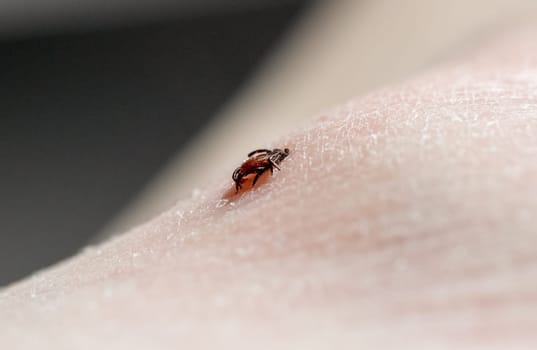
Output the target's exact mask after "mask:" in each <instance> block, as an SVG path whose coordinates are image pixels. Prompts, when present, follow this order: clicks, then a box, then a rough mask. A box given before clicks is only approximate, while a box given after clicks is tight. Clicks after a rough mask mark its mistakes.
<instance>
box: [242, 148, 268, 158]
mask: <svg viewBox="0 0 537 350" xmlns="http://www.w3.org/2000/svg"><path fill="white" fill-rule="evenodd" d="M270 152H272V151H271V150H270V149H263V148H261V149H256V150H255V151H252V152H250V153H248V157H251V156H253V155H254V154H256V153H270Z"/></svg>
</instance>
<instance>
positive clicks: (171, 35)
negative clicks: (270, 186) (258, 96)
mask: <svg viewBox="0 0 537 350" xmlns="http://www.w3.org/2000/svg"><path fill="white" fill-rule="evenodd" d="M43 3H44V4H46V3H47V2H43ZM52 3H56V4H58V1H54V2H52ZM156 3H158V2H156ZM178 3H187V4H188V3H194V4H196V3H197V6H196V7H195V11H193V10H192V8H191V7H188V6H186V7H181V6H178V7H173V8H170V10H167V11H165V12H166V15H165V16H147V18H146V17H144V11H139V12H136V15H135V16H134V15H133V16H132V18H133V19H132V20H130V17H129V15H126V16H125V18H123V17H122V18H121V21H114V20H113V19H114V16H113V13H105V15H103V18H105V20H103V21H101V22H100V21H99V13H98V12H97V13H92V16H93V17H91V20H88V21H86V22H84V21H83V20H82V19H84V18H86V17H84V16H83V14H84V12H79V13H78V14H76V15H73V16H71V17H69V16H67V17H65V18H67V19H69V20H65V18H59V19H58V21H54V20H50V18H52V17H50V16H49V15H47V16H45V17H43V18H45V19H49V20H48V21H47V20H43V21H40V22H35V19H36V18H37V19H39V18H42V17H40V16H39V12H38V11H34V12H32V16H33V17H31V18H30V19H32V18H33V19H34V21H33V22H32V23H34V27H32V26H30V25H29V24H28V25H25V23H24V22H19V21H17V20H16V19H17V18H16V16H14V17H10V18H9V19H10V20H11V22H9V23H10V25H11V26H7V27H2V26H0V31H3V32H2V35H1V37H2V41H1V42H0V82H1V84H0V106H1V109H0V111H1V116H0V159H1V161H2V163H1V165H0V223H1V226H0V286H1V285H6V284H8V283H10V282H12V281H15V280H17V279H19V278H21V277H24V276H25V275H28V274H29V273H31V272H33V271H35V270H36V269H39V268H42V267H45V266H47V265H50V264H52V263H54V262H56V261H58V260H60V259H62V258H65V257H67V256H69V255H71V254H73V253H75V252H76V251H78V250H79V249H80V248H81V247H82V246H84V245H85V244H86V243H87V242H88V240H90V239H91V237H92V236H93V235H94V234H95V233H96V232H97V231H98V230H99V229H100V228H101V227H103V226H104V225H105V223H106V222H107V221H109V220H110V219H111V218H112V217H113V216H114V214H115V213H117V212H118V211H119V210H120V209H121V208H122V207H123V206H125V205H126V203H128V202H129V200H130V199H131V198H132V197H133V196H134V195H135V194H136V193H137V192H138V191H139V190H140V189H141V188H142V187H143V186H144V184H146V183H147V181H148V180H149V179H150V178H151V177H152V176H153V175H154V174H155V173H156V172H157V171H158V170H159V168H160V167H162V166H163V165H164V164H165V163H166V161H167V160H168V159H169V158H170V157H171V156H172V155H174V154H175V153H176V152H177V151H179V150H180V149H181V147H182V146H183V145H185V143H186V142H188V141H189V140H190V138H191V137H193V136H194V135H195V134H196V132H198V131H199V130H200V129H201V128H203V126H204V124H205V123H207V122H208V121H209V119H210V118H211V116H213V115H214V114H215V112H216V111H217V110H218V109H219V108H220V107H221V106H222V105H223V104H224V103H225V102H226V101H227V100H228V99H229V98H230V97H232V96H233V94H234V93H235V92H236V90H237V89H238V88H239V87H240V85H241V83H243V82H244V81H245V79H247V78H248V77H249V74H251V73H252V72H253V70H254V69H255V68H256V67H257V66H258V65H259V64H260V63H261V62H262V60H263V58H264V57H266V55H267V54H268V53H270V52H271V49H273V48H274V46H275V44H276V43H277V41H278V39H279V38H280V37H281V36H282V35H283V34H284V33H285V31H286V30H287V29H289V28H290V26H291V25H292V24H293V23H294V22H295V21H296V19H297V18H298V17H299V16H300V14H301V13H302V12H303V11H305V9H306V8H307V7H308V6H309V2H307V1H298V0H297V1H291V0H287V1H270V2H268V1H260V2H258V3H257V5H252V4H251V2H246V1H220V2H218V3H219V5H218V6H217V7H215V6H213V5H212V3H215V2H210V1H205V2H203V1H202V2H196V1H194V0H192V1H182V2H178ZM8 4H9V2H8ZM200 4H201V5H200ZM2 6H5V5H0V12H2V8H1V7H2ZM41 6H43V5H41ZM115 11H116V13H121V8H118V9H115ZM6 13H7V12H3V14H4V15H3V17H4V18H3V19H2V20H5V19H6V18H7V17H6ZM14 13H17V12H16V11H15V12H14ZM126 13H127V14H129V12H126ZM147 13H148V14H154V13H155V12H154V11H153V12H152V11H147ZM0 18H2V16H0ZM22 18H24V13H23V15H22ZM30 22H31V21H29V22H28V23H30ZM78 22H80V23H82V25H81V26H80V27H79V26H77V23H78ZM3 23H4V24H5V23H8V22H5V21H4V22H3ZM35 23H38V24H39V25H38V26H35ZM49 28H50V29H51V30H47V29H49Z"/></svg>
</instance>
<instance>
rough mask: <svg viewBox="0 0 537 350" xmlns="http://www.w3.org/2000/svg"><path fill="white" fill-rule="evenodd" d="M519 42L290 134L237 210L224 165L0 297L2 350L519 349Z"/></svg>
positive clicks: (533, 206)
mask: <svg viewBox="0 0 537 350" xmlns="http://www.w3.org/2000/svg"><path fill="white" fill-rule="evenodd" d="M534 37H535V32H533V31H529V32H525V33H521V34H517V35H514V36H512V37H509V38H508V39H502V40H500V41H499V43H497V44H494V45H492V46H491V47H489V48H488V49H485V50H482V51H480V52H478V53H476V54H475V55H471V57H469V58H467V59H465V60H463V61H460V62H455V63H450V64H448V65H444V66H441V67H438V68H436V69H435V70H431V71H429V72H427V73H425V74H423V75H421V76H419V77H416V78H415V79H412V80H410V81H408V82H406V83H403V84H399V85H395V86H392V87H389V88H385V89H382V90H379V91H377V92H374V93H372V94H369V95H367V96H364V97H359V98H356V99H354V100H352V101H351V102H349V103H347V104H344V105H343V106H341V107H340V108H337V109H335V110H334V111H333V112H331V113H327V114H326V115H325V116H323V117H322V118H320V119H318V120H315V121H312V124H311V127H309V128H305V129H300V130H295V131H291V132H290V134H289V135H288V136H287V137H286V138H283V139H280V140H275V142H274V144H273V145H267V146H270V147H271V148H275V147H279V148H283V147H288V148H289V149H290V155H289V157H288V158H286V159H285V160H284V161H283V162H282V163H281V164H280V168H281V171H275V172H274V175H273V176H272V177H271V176H270V175H269V174H268V172H267V174H266V175H264V177H262V179H261V180H260V181H259V182H258V184H256V187H255V188H254V189H251V188H250V187H249V186H248V185H247V184H245V186H244V188H243V189H242V190H241V192H239V195H237V196H235V195H234V191H235V190H234V188H233V182H232V181H231V179H230V176H231V173H232V171H233V169H234V167H235V166H237V165H238V164H237V162H239V164H240V160H242V159H243V157H244V154H238V155H236V161H235V162H233V163H230V171H229V174H228V173H226V174H215V183H210V184H207V187H206V189H205V190H203V191H202V194H201V195H199V196H197V197H196V198H192V199H188V200H185V201H182V202H180V204H179V205H178V206H177V207H174V208H171V209H170V210H169V211H167V212H165V213H163V214H162V215H160V216H158V217H157V218H155V219H153V220H151V221H150V222H148V223H146V224H144V225H142V226H141V227H138V228H136V229H134V230H132V231H131V232H128V233H126V234H124V235H123V236H121V237H119V238H116V239H114V240H112V241H110V242H107V243H105V244H103V245H101V246H98V247H94V248H92V249H87V250H86V251H84V252H83V253H81V254H79V255H78V256H76V257H74V258H72V259H71V260H69V261H66V262H63V263H61V264H59V265H58V266H56V267H54V268H51V269H48V270H46V271H44V272H42V273H41V274H39V275H37V276H35V277H33V278H31V279H28V280H26V281H23V282H20V283H18V284H16V285H14V286H12V287H10V288H8V289H7V290H4V291H3V292H2V293H1V294H0V310H1V312H0V325H1V327H0V348H2V349H14V348H18V347H20V348H22V349H30V348H50V349H73V348H84V349H100V348H110V349H123V348H124V349H148V348H155V349H176V348H222V347H223V348H228V347H229V348H244V349H265V348H266V349H282V348H293V349H297V348H304V349H315V348H359V347H361V348H427V349H430V348H441V347H443V346H446V347H451V348H457V349H464V348H476V347H483V348H487V349H489V348H491V347H494V346H499V347H505V348H513V347H525V346H527V347H530V346H531V345H532V344H533V345H535V344H536V343H537V333H536V332H535V330H536V329H537V298H536V296H537V258H536V257H537V235H536V234H535V233H536V227H537V225H536V224H537V222H536V220H537V215H535V213H537V181H536V180H535V179H537V137H536V136H537V44H535V42H536V41H535V40H533V39H534ZM260 146H264V145H260ZM249 151H251V150H244V153H245V154H246V153H248V152H249ZM225 161H226V162H227V161H233V159H231V160H225ZM230 191H231V192H230Z"/></svg>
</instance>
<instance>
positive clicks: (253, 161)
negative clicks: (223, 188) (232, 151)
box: [232, 148, 289, 193]
mask: <svg viewBox="0 0 537 350" xmlns="http://www.w3.org/2000/svg"><path fill="white" fill-rule="evenodd" d="M288 155H289V148H284V149H283V150H281V149H279V148H275V149H273V150H270V149H256V150H255V151H252V152H250V153H248V159H246V160H245V161H244V162H243V163H242V164H241V166H240V167H238V168H237V169H235V171H234V172H233V176H232V179H233V181H235V193H237V192H239V189H241V187H242V183H243V182H244V177H246V176H248V175H250V174H255V177H254V181H253V182H252V186H255V183H256V182H257V180H258V179H259V177H260V176H261V175H263V173H265V171H267V170H270V174H271V175H272V173H273V172H274V168H276V169H278V170H280V167H279V166H278V165H279V164H280V163H281V162H282V160H284V159H285V158H286V157H287V156H288Z"/></svg>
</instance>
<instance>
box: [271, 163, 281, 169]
mask: <svg viewBox="0 0 537 350" xmlns="http://www.w3.org/2000/svg"><path fill="white" fill-rule="evenodd" d="M270 164H272V167H274V168H276V169H278V170H280V167H279V166H278V164H276V163H274V162H272V161H271V162H270ZM272 167H271V169H270V170H271V171H272Z"/></svg>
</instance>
